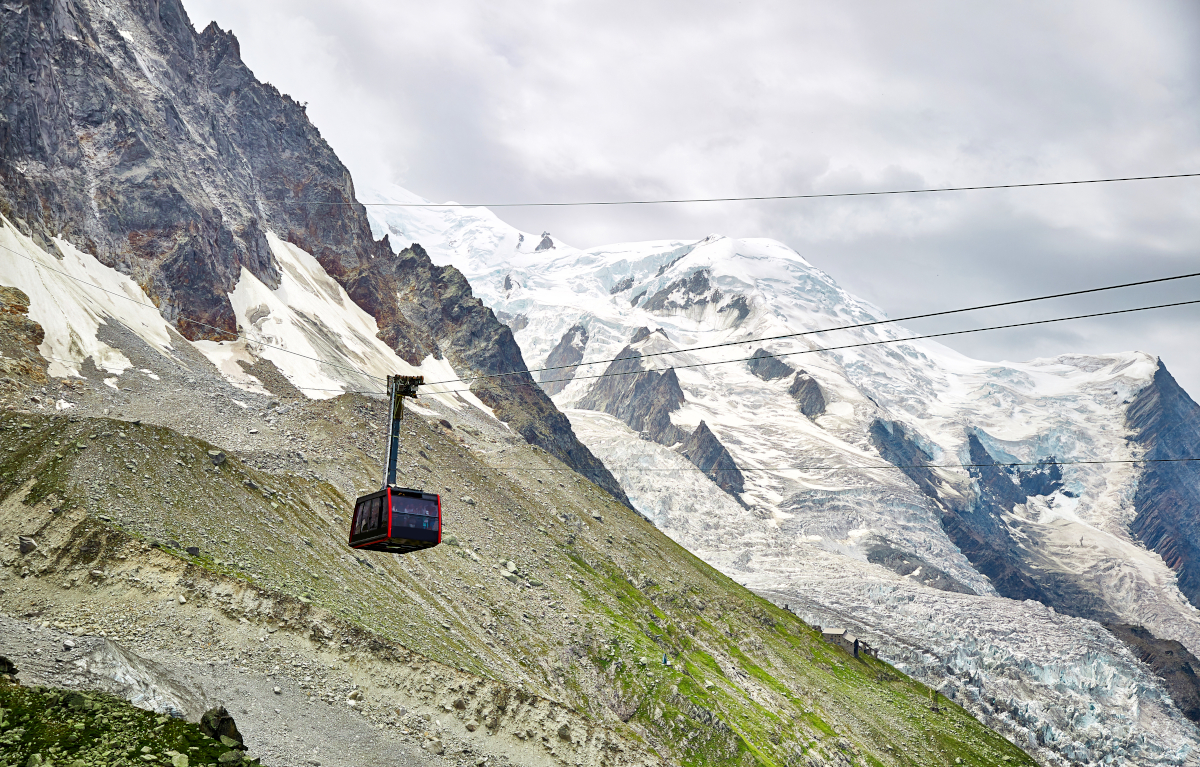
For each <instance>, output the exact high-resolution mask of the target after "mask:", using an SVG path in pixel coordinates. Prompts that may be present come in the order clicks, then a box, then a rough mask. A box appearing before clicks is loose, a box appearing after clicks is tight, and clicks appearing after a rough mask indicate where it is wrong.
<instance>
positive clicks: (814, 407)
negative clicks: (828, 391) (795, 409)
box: [788, 370, 825, 418]
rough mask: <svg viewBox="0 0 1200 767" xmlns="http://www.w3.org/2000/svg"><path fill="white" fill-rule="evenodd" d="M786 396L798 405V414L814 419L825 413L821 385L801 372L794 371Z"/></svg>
mask: <svg viewBox="0 0 1200 767" xmlns="http://www.w3.org/2000/svg"><path fill="white" fill-rule="evenodd" d="M788 394H790V395H792V399H794V400H796V402H797V403H798V404H799V405H800V412H801V413H804V415H806V416H808V417H809V418H816V417H817V416H819V415H823V414H824V413H825V394H824V392H822V391H821V385H820V384H818V383H817V382H816V381H814V380H813V378H812V376H810V375H809V374H808V373H805V372H804V371H803V370H797V371H796V377H795V378H794V379H792V385H791V386H789V387H788Z"/></svg>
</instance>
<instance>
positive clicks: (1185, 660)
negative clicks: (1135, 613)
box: [1105, 624, 1200, 722]
mask: <svg viewBox="0 0 1200 767" xmlns="http://www.w3.org/2000/svg"><path fill="white" fill-rule="evenodd" d="M1105 628H1106V629H1108V630H1109V631H1111V632H1112V633H1113V634H1115V635H1116V637H1117V639H1120V640H1121V641H1122V642H1124V643H1125V645H1126V646H1127V647H1129V649H1130V650H1132V651H1133V654H1134V655H1136V656H1137V658H1138V660H1140V661H1141V662H1142V663H1145V664H1146V665H1147V666H1149V667H1150V668H1151V670H1153V671H1154V673H1155V674H1156V675H1157V676H1158V677H1159V678H1160V679H1161V680H1162V681H1163V685H1164V686H1165V687H1166V688H1167V692H1169V693H1171V700H1172V701H1174V702H1175V705H1176V706H1177V707H1178V708H1179V710H1180V711H1181V712H1182V713H1183V715H1184V716H1186V717H1187V718H1188V719H1191V720H1192V721H1193V722H1200V677H1198V676H1197V673H1198V672H1200V661H1197V659H1196V656H1195V655H1192V653H1190V652H1188V649H1187V648H1186V647H1184V646H1183V644H1181V643H1180V642H1176V641H1175V640H1173V639H1159V638H1158V637H1156V636H1154V634H1153V633H1151V632H1150V630H1149V629H1146V628H1143V627H1142V626H1126V625H1121V624H1109V625H1106V626H1105Z"/></svg>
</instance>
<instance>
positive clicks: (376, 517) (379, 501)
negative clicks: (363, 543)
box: [368, 498, 387, 530]
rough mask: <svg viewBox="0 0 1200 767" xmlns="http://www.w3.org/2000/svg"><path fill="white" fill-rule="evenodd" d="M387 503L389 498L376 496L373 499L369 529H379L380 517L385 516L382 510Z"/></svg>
mask: <svg viewBox="0 0 1200 767" xmlns="http://www.w3.org/2000/svg"><path fill="white" fill-rule="evenodd" d="M385 503H387V499H385V498H374V499H372V500H371V525H370V527H369V528H368V529H370V530H378V529H379V527H380V524H379V523H380V518H381V517H382V516H383V515H382V514H381V513H380V512H381V511H382V510H383V505H384V504H385Z"/></svg>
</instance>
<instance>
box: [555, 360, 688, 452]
mask: <svg viewBox="0 0 1200 767" xmlns="http://www.w3.org/2000/svg"><path fill="white" fill-rule="evenodd" d="M641 360H642V355H641V354H640V353H638V352H637V351H635V350H634V349H633V348H632V347H630V346H626V347H625V348H624V349H622V350H621V352H620V354H618V355H617V356H616V358H615V359H614V360H613V361H612V362H611V363H609V366H608V368H607V369H606V370H605V371H604V377H603V378H598V379H596V383H594V384H592V388H591V389H589V390H588V392H587V394H585V395H584V396H583V399H581V400H580V401H579V407H581V408H583V409H585V410H599V411H601V412H603V413H608V414H609V415H612V416H616V417H617V418H620V419H621V420H622V421H624V422H625V423H626V424H628V425H629V428H631V429H633V430H634V431H639V432H642V433H643V434H645V435H646V436H648V437H649V438H650V439H652V440H654V441H655V442H658V443H659V444H661V445H674V444H676V443H679V442H682V441H683V439H684V438H685V437H686V436H687V432H685V431H684V430H682V429H680V428H679V427H678V426H676V425H675V424H673V423H671V413H673V412H674V411H676V410H678V409H679V408H680V407H681V406H682V405H683V402H684V397H683V389H681V388H679V378H678V376H676V375H675V371H674V370H667V371H665V372H662V373H658V372H655V371H646V370H643V368H642V363H641Z"/></svg>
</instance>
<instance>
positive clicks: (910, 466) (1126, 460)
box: [489, 458, 1200, 474]
mask: <svg viewBox="0 0 1200 767" xmlns="http://www.w3.org/2000/svg"><path fill="white" fill-rule="evenodd" d="M1194 461H1200V458H1114V459H1111V460H1099V459H1097V460H1094V461H1014V462H1008V463H914V464H888V465H886V466H752V467H747V468H741V467H739V468H736V469H709V470H707V471H704V470H703V469H701V468H700V467H698V466H694V467H693V468H695V469H696V471H699V472H701V473H703V474H726V473H733V472H739V473H745V472H748V471H851V470H853V471H874V470H877V469H901V470H904V469H983V468H987V467H996V468H1004V467H1014V466H1099V465H1106V464H1130V463H1191V462H1194ZM489 468H491V469H494V470H495V471H552V472H554V471H562V472H568V471H570V472H572V473H574V472H573V471H572V470H570V469H554V468H549V467H547V468H536V467H526V466H491V467H489ZM683 468H684V469H685V470H686V468H687V467H683ZM679 470H680V469H679V468H673V469H652V468H647V467H640V466H636V467H631V468H627V469H621V471H622V472H678V471H679Z"/></svg>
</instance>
